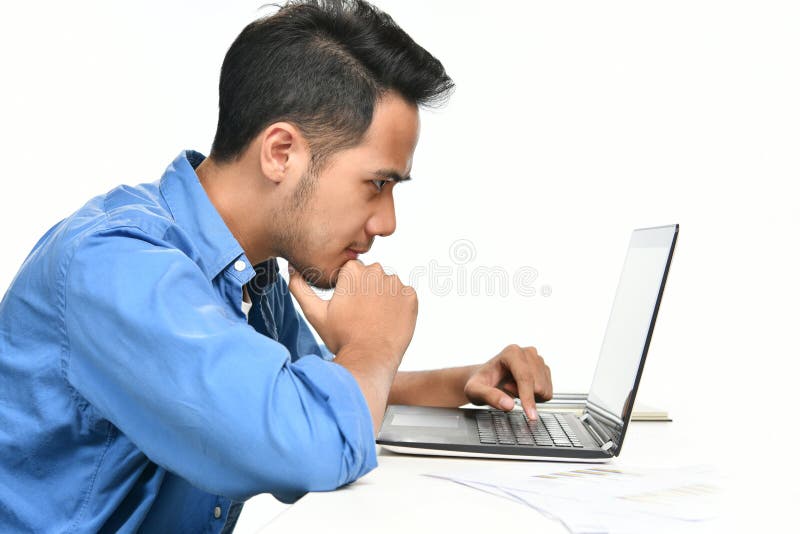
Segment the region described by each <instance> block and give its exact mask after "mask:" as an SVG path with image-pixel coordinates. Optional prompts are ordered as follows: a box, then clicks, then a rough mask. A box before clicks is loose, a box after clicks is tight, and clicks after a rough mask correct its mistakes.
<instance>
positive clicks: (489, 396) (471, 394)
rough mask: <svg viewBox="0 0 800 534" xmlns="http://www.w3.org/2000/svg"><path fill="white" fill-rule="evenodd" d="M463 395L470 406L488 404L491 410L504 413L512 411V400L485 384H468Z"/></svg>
mask: <svg viewBox="0 0 800 534" xmlns="http://www.w3.org/2000/svg"><path fill="white" fill-rule="evenodd" d="M465 393H466V395H467V398H468V399H469V401H470V402H471V403H472V404H479V405H480V404H488V405H489V406H491V407H493V408H497V409H498V410H505V411H509V410H513V409H514V399H512V398H511V397H510V396H509V395H507V394H506V393H503V392H502V391H500V390H499V389H497V388H496V387H492V386H489V385H487V384H481V383H477V382H476V383H473V384H468V385H467V389H466V391H465Z"/></svg>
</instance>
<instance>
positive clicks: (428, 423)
mask: <svg viewBox="0 0 800 534" xmlns="http://www.w3.org/2000/svg"><path fill="white" fill-rule="evenodd" d="M459 418H460V417H459V416H458V415H434V414H421V413H396V414H394V417H393V418H392V425H393V426H424V427H429V428H458V420H459Z"/></svg>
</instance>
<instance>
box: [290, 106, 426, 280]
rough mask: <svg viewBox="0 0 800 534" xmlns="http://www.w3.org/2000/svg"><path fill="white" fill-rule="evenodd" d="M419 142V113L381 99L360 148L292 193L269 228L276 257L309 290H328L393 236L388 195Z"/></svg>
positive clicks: (339, 155)
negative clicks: (380, 239)
mask: <svg viewBox="0 0 800 534" xmlns="http://www.w3.org/2000/svg"><path fill="white" fill-rule="evenodd" d="M418 137H419V112H418V110H417V107H416V106H415V105H413V104H409V103H408V102H406V101H405V100H403V99H402V98H401V97H399V96H397V95H395V94H392V93H389V94H387V95H385V96H384V97H383V98H382V99H381V100H380V101H379V103H378V104H377V105H376V107H375V112H374V114H373V118H372V123H371V124H370V127H369V129H368V130H367V132H366V134H365V136H364V139H363V141H362V142H361V144H359V145H358V146H356V147H353V148H349V149H345V150H342V151H339V152H337V153H335V154H333V155H332V156H331V158H330V159H329V160H328V162H327V164H325V167H324V168H323V169H322V170H321V171H320V173H319V175H318V176H316V177H309V176H308V175H306V176H304V177H303V178H302V179H301V180H300V181H299V182H298V184H297V186H296V187H295V188H294V191H293V195H292V200H291V201H290V202H287V204H288V205H287V206H286V208H285V209H284V211H282V212H281V214H280V217H279V219H280V220H279V221H275V222H276V224H279V225H281V226H280V227H281V230H280V231H281V237H280V239H279V247H278V248H279V252H280V256H282V257H284V258H286V259H287V260H288V261H289V263H290V264H292V265H293V266H294V267H295V269H297V270H298V271H299V272H300V273H303V275H304V277H305V278H306V280H307V281H308V282H309V283H312V284H313V285H315V286H317V287H320V288H324V289H327V288H331V287H334V286H335V285H336V278H337V274H338V270H339V268H341V267H342V265H344V264H345V263H346V262H347V261H349V260H351V259H355V258H356V257H357V255H358V254H359V253H364V252H366V251H367V250H369V248H370V247H371V246H372V242H373V240H374V239H375V236H379V235H380V236H388V235H391V234H392V233H393V232H394V230H395V226H396V220H395V212H394V198H393V196H392V195H393V190H394V187H395V186H396V185H397V183H396V181H397V180H398V179H403V178H406V177H408V176H409V174H410V173H411V164H412V160H413V157H414V149H415V147H416V145H417V139H418ZM309 185H310V186H311V190H310V193H309V190H308V187H309Z"/></svg>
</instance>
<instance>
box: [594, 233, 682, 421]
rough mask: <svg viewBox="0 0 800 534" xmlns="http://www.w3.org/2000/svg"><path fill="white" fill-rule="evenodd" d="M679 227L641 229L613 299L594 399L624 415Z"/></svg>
mask: <svg viewBox="0 0 800 534" xmlns="http://www.w3.org/2000/svg"><path fill="white" fill-rule="evenodd" d="M674 235H675V227H673V226H667V227H661V228H652V229H644V230H636V231H634V232H633V236H632V237H631V242H630V246H629V248H628V254H627V256H626V257H625V264H624V266H623V268H622V275H621V277H620V280H619V286H618V287H617V294H616V296H615V297H614V304H613V306H612V309H611V316H610V318H609V321H608V326H607V327H606V333H605V337H604V338H603V345H602V347H601V349H600V358H599V360H598V362H597V368H596V369H595V374H594V379H593V381H592V387H591V390H590V392H589V399H588V400H589V402H591V403H593V404H595V405H598V406H600V407H601V408H603V409H604V410H606V411H608V412H611V413H612V414H615V415H617V416H618V417H619V418H620V419H622V417H623V412H624V410H625V407H626V406H625V405H626V402H628V398H629V397H630V396H631V394H632V392H633V387H634V383H635V381H636V374H637V371H638V369H639V363H640V361H641V359H642V356H643V352H644V347H645V342H646V341H647V334H648V332H649V330H650V323H651V321H652V319H653V312H654V311H655V307H656V301H657V299H658V293H659V291H660V289H661V282H662V278H663V276H664V274H665V272H664V271H665V269H666V266H667V260H668V258H669V252H670V248H671V247H672V240H673V238H674Z"/></svg>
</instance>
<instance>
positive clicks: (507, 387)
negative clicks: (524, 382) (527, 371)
mask: <svg viewBox="0 0 800 534" xmlns="http://www.w3.org/2000/svg"><path fill="white" fill-rule="evenodd" d="M497 388H498V389H500V390H502V391H505V392H506V393H508V394H509V396H511V398H512V399H513V398H516V397H519V389H517V384H516V382H514V379H513V378H507V379H505V380H502V381H501V382H500V383H499V384H497Z"/></svg>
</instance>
